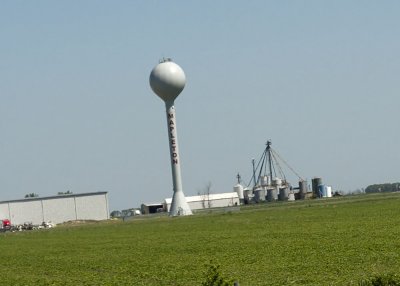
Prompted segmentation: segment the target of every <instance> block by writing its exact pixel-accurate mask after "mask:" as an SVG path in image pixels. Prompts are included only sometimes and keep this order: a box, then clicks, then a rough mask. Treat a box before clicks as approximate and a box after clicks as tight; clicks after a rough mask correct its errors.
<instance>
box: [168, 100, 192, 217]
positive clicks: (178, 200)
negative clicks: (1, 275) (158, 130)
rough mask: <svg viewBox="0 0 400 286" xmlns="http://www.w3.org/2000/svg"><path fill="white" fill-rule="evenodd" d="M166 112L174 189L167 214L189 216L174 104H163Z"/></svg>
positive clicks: (190, 212)
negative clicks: (183, 185) (182, 176)
mask: <svg viewBox="0 0 400 286" xmlns="http://www.w3.org/2000/svg"><path fill="white" fill-rule="evenodd" d="M165 108H166V111H167V125H168V138H169V151H170V155H171V168H172V184H173V188H174V195H173V197H172V203H171V208H170V211H169V214H170V215H171V216H178V215H191V214H192V211H191V210H190V207H189V205H188V204H187V202H186V198H185V195H184V194H183V190H182V178H181V166H180V163H181V161H180V157H179V147H178V135H177V130H176V113H175V106H174V102H173V101H172V102H165Z"/></svg>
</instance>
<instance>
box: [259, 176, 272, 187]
mask: <svg viewBox="0 0 400 286" xmlns="http://www.w3.org/2000/svg"><path fill="white" fill-rule="evenodd" d="M270 185H271V180H270V178H269V176H262V177H261V186H263V187H266V186H270Z"/></svg>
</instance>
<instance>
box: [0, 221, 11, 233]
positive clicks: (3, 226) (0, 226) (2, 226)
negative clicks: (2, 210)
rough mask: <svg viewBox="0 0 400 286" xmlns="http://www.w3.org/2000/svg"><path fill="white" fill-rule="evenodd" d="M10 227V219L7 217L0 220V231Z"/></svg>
mask: <svg viewBox="0 0 400 286" xmlns="http://www.w3.org/2000/svg"><path fill="white" fill-rule="evenodd" d="M10 229H11V221H10V220H9V219H2V220H0V231H7V230H10Z"/></svg>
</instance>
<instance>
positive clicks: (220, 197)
mask: <svg viewBox="0 0 400 286" xmlns="http://www.w3.org/2000/svg"><path fill="white" fill-rule="evenodd" d="M185 198H186V202H188V203H190V202H199V201H203V200H207V201H215V200H223V199H232V198H234V199H235V198H239V196H238V194H237V193H236V192H230V193H220V194H209V195H207V194H205V195H199V196H189V197H185ZM165 203H166V204H171V203H172V198H167V199H165Z"/></svg>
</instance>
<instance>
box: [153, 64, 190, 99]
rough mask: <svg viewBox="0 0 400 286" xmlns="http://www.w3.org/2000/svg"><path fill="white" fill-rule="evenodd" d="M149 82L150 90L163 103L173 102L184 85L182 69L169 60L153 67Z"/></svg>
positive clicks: (184, 78)
mask: <svg viewBox="0 0 400 286" xmlns="http://www.w3.org/2000/svg"><path fill="white" fill-rule="evenodd" d="M149 80H150V86H151V89H152V90H153V91H154V93H155V94H157V95H158V96H159V97H160V98H161V99H162V100H164V101H165V102H173V101H174V100H175V98H176V97H177V96H178V95H179V94H180V93H181V91H182V90H183V88H184V87H185V84H186V77H185V73H184V72H183V70H182V68H181V67H180V66H178V65H177V64H176V63H174V62H171V61H170V60H166V61H163V62H161V63H159V64H158V65H157V66H155V67H154V69H153V70H152V71H151V73H150V79H149Z"/></svg>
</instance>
